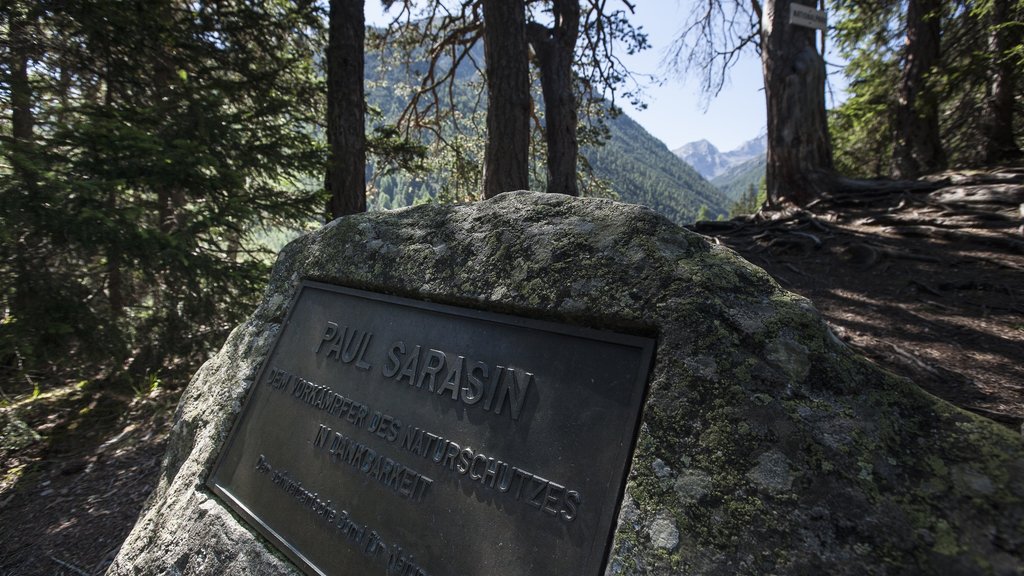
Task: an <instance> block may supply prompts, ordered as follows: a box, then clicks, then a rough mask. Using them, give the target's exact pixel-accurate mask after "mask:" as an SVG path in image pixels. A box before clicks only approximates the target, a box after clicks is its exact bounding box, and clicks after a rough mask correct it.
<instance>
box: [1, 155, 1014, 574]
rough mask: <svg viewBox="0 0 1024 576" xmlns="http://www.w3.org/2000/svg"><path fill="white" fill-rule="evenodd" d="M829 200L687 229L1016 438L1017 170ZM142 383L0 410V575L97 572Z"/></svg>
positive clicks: (20, 400) (156, 466)
mask: <svg viewBox="0 0 1024 576" xmlns="http://www.w3.org/2000/svg"><path fill="white" fill-rule="evenodd" d="M845 188H846V189H845V190H843V191H842V192H837V193H835V194H832V195H830V196H828V197H826V198H823V199H822V200H820V201H818V202H817V203H815V204H814V205H812V206H810V207H808V209H806V210H799V211H794V210H787V211H774V212H772V211H766V212H762V213H761V214H759V215H757V216H755V217H753V218H750V219H746V220H733V221H729V222H704V223H699V224H697V225H695V226H694V227H693V228H694V229H695V230H697V231H698V232H700V233H702V234H706V235H708V236H711V237H712V238H713V239H714V240H715V241H716V242H721V243H724V244H726V245H728V246H730V247H732V248H734V249H735V250H737V251H738V252H739V253H741V254H742V255H743V256H745V257H746V258H747V259H749V260H751V261H752V262H754V263H755V264H757V265H759V266H762V267H764V268H765V269H766V270H768V271H769V272H770V273H771V274H772V275H773V276H775V278H777V279H778V281H779V283H780V284H781V285H782V286H783V287H785V288H787V289H789V290H792V291H795V292H798V293H800V294H803V295H805V296H807V297H809V298H810V299H811V300H812V301H813V302H814V303H815V305H816V306H817V308H818V309H819V310H820V311H821V313H822V314H823V315H824V316H825V318H826V319H827V321H828V322H829V324H830V325H831V326H832V329H833V330H834V331H835V333H836V334H837V335H838V336H839V337H840V338H842V339H843V340H845V341H846V342H848V343H849V344H850V345H851V346H853V347H855V348H857V349H858V350H860V351H861V352H862V353H864V354H865V355H866V356H868V357H869V358H871V359H872V360H874V361H875V362H877V363H878V364H880V365H882V366H884V367H886V368H888V369H890V370H893V371H895V372H897V373H900V374H904V375H906V376H909V377H911V378H913V379H914V380H915V381H916V382H917V383H918V384H919V385H921V386H922V387H923V388H925V389H926V390H928V391H929V392H931V393H932V394H935V395H936V396H939V397H942V398H944V399H946V400H948V401H950V402H953V403H954V404H957V405H958V406H960V407H962V408H964V409H967V410H970V411H973V412H975V413H978V414H981V415H983V416H985V417H988V418H991V419H993V420H995V421H997V422H1000V423H1002V424H1004V425H1006V426H1009V427H1012V428H1014V429H1020V427H1021V425H1022V423H1024V363H1022V360H1024V168H1016V169H1002V170H997V171H993V172H985V173H949V174H940V175H937V176H934V177H932V178H929V179H927V180H925V181H921V182H917V183H913V184H907V183H903V184H898V183H891V182H877V183H871V184H866V183H853V182H851V183H848V185H847V186H845ZM151 384H152V383H149V384H148V385H140V388H138V389H136V390H132V391H112V390H110V389H109V388H106V387H105V386H104V385H103V384H102V383H101V382H83V383H67V384H64V385H62V386H58V387H54V388H52V389H51V390H49V391H47V392H44V393H42V394H40V395H38V396H36V397H35V398H32V397H31V395H29V394H22V395H20V396H19V395H17V394H15V393H14V392H13V391H12V390H11V389H8V390H6V394H7V395H8V396H6V397H0V400H4V404H3V406H4V407H3V408H0V416H2V417H0V427H8V430H11V428H10V427H9V422H10V418H9V416H10V415H15V416H16V417H17V419H18V420H20V421H23V422H25V423H27V424H28V426H29V427H30V428H31V429H32V430H34V432H35V433H36V434H37V435H38V437H37V436H34V435H32V434H30V433H27V432H26V433H24V434H21V436H22V437H23V438H24V439H25V441H24V442H21V443H16V442H11V441H5V442H4V443H3V444H4V445H3V446H0V576H14V575H19V576H35V575H79V576H81V575H93V574H102V573H103V572H104V571H105V570H106V567H107V566H108V565H109V563H110V562H111V560H112V559H113V557H114V555H115V554H116V552H117V549H118V547H119V546H120V543H121V541H122V540H123V539H124V537H125V536H126V535H127V533H128V531H129V530H130V529H131V527H132V525H133V524H134V522H135V519H136V517H137V515H138V512H139V510H140V508H141V507H142V504H143V503H144V502H145V499H146V498H147V496H148V495H149V493H150V492H151V491H152V489H153V486H155V484H156V482H157V480H158V475H159V470H160V459H161V456H162V453H163V449H164V444H165V442H166V438H167V430H168V428H169V426H170V422H171V419H172V415H173V411H174V405H175V403H176V402H177V397H178V395H179V394H180V392H181V390H182V389H183V387H184V382H183V381H177V382H175V381H168V382H163V383H161V385H160V386H156V387H153V386H152V385H151ZM22 432H24V431H22ZM14 435H15V436H17V434H14ZM4 437H5V438H8V439H9V438H10V437H11V434H9V433H5V434H4Z"/></svg>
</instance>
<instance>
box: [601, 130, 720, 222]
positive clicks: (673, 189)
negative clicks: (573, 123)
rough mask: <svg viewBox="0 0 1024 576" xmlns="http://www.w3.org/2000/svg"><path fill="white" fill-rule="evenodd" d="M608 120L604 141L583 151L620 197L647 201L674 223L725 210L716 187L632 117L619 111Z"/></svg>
mask: <svg viewBox="0 0 1024 576" xmlns="http://www.w3.org/2000/svg"><path fill="white" fill-rule="evenodd" d="M608 125H609V126H608V127H609V129H610V131H611V139H610V141H609V142H608V143H607V144H605V145H604V146H591V147H588V148H586V149H585V150H584V155H585V156H586V157H587V160H588V161H589V162H590V165H591V167H593V170H594V174H595V175H596V176H597V177H599V178H601V179H603V180H605V181H607V182H609V185H610V186H611V188H612V190H614V191H615V193H616V194H617V195H618V197H619V199H620V200H622V201H623V202H631V203H634V204H644V205H647V206H650V207H651V208H654V209H655V210H657V211H658V212H661V213H662V214H664V215H666V216H668V217H669V218H670V219H671V220H673V221H675V222H677V223H680V224H682V223H687V222H693V221H694V220H696V219H697V218H696V217H697V216H700V217H701V218H704V219H714V218H716V217H718V216H720V215H724V214H726V213H727V212H728V207H727V200H726V198H725V196H724V195H723V194H722V193H721V192H720V191H719V190H718V189H717V188H715V187H714V186H712V185H711V183H709V182H708V181H707V180H705V179H704V178H703V177H702V176H701V175H700V174H698V173H697V171H696V170H694V169H693V168H691V167H690V166H689V165H688V164H686V163H685V162H683V161H682V160H680V159H679V158H678V157H676V155H675V154H673V153H672V152H670V151H669V149H668V148H667V147H666V146H665V144H663V143H662V142H661V141H660V140H658V139H656V138H654V137H653V136H651V135H650V134H648V133H647V131H646V130H644V129H643V127H642V126H640V125H639V124H637V123H636V122H634V121H633V119H632V118H630V117H629V116H627V115H625V114H623V115H621V116H619V117H618V118H615V119H612V120H610V121H609V122H608Z"/></svg>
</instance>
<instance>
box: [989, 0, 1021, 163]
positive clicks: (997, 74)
mask: <svg viewBox="0 0 1024 576" xmlns="http://www.w3.org/2000/svg"><path fill="white" fill-rule="evenodd" d="M1021 16H1024V15H1022V14H1020V13H1019V10H1014V9H1013V6H1011V5H1010V0H993V1H992V11H991V13H990V14H989V38H988V47H989V53H990V54H991V55H992V58H993V63H992V70H991V72H990V89H991V92H990V93H989V97H988V101H987V102H986V104H987V108H988V110H987V114H986V116H987V118H986V126H985V132H986V134H985V136H986V138H985V162H986V163H989V164H998V163H1002V162H1008V161H1013V160H1017V159H1019V158H1020V157H1021V150H1020V147H1019V146H1017V141H1016V139H1015V138H1014V134H1013V116H1014V114H1013V112H1014V106H1015V101H1014V100H1015V95H1014V91H1013V89H1014V84H1015V83H1016V76H1017V68H1016V66H1014V61H1013V59H1012V58H1010V57H1008V56H1007V51H1009V50H1010V48H1012V47H1013V46H1014V44H1015V43H1017V42H1020V40H1021V33H1020V31H1019V29H1020V27H1019V26H1007V24H1009V23H1011V22H1013V21H1019V20H1020V17H1021Z"/></svg>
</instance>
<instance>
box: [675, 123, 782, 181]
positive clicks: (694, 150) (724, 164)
mask: <svg viewBox="0 0 1024 576" xmlns="http://www.w3.org/2000/svg"><path fill="white" fill-rule="evenodd" d="M767 149H768V136H767V134H764V133H762V134H760V135H758V136H756V137H754V138H751V139H750V140H747V141H746V142H743V143H742V144H740V145H739V146H737V147H736V148H733V149H732V150H729V151H727V152H722V151H720V150H719V149H718V148H717V147H715V145H714V144H712V143H711V142H709V141H707V140H705V139H701V140H696V141H694V142H688V143H686V144H683V145H682V146H680V147H679V148H676V149H675V150H673V151H672V153H673V154H675V155H676V156H678V157H679V158H680V159H681V160H682V161H683V162H686V163H687V164H689V165H690V166H693V168H694V169H695V170H697V172H698V173H699V174H700V175H701V176H703V177H704V178H706V179H708V180H711V179H713V178H715V177H717V176H719V175H721V174H723V173H725V172H726V171H727V170H729V169H730V168H732V167H734V166H737V165H739V164H743V163H744V162H747V161H749V160H751V159H752V158H755V157H758V156H763V155H764V154H765V151H766V150H767Z"/></svg>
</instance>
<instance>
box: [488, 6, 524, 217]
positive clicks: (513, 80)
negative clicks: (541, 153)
mask: <svg viewBox="0 0 1024 576" xmlns="http://www.w3.org/2000/svg"><path fill="white" fill-rule="evenodd" d="M483 8H484V59H485V62H486V66H487V148H486V151H485V153H484V198H492V197H494V196H497V195H498V194H500V193H502V192H508V191H509V190H525V189H526V188H527V187H528V186H529V183H530V180H529V174H530V172H529V151H530V70H529V55H528V53H527V45H526V6H525V4H524V3H523V0H483Z"/></svg>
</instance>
